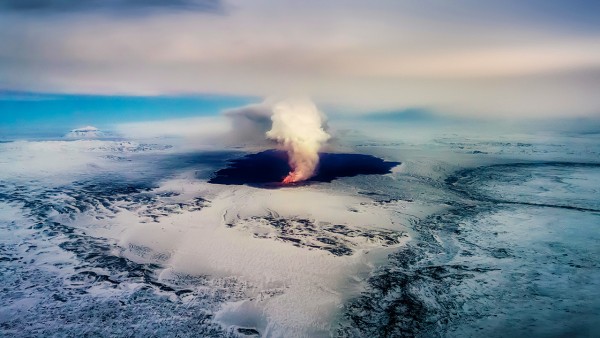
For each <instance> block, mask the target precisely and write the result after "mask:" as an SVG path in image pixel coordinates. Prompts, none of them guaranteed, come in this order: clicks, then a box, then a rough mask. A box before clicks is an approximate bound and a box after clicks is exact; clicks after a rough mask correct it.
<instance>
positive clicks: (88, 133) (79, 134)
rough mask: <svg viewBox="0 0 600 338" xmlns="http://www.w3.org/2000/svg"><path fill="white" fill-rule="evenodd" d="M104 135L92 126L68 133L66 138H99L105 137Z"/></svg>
mask: <svg viewBox="0 0 600 338" xmlns="http://www.w3.org/2000/svg"><path fill="white" fill-rule="evenodd" d="M106 136H107V135H106V133H105V132H103V131H101V130H100V129H98V128H96V127H94V126H85V127H82V128H75V129H73V130H71V131H70V132H68V133H67V134H66V135H65V137H66V138H99V137H106Z"/></svg>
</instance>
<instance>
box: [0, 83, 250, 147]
mask: <svg viewBox="0 0 600 338" xmlns="http://www.w3.org/2000/svg"><path fill="white" fill-rule="evenodd" d="M258 101H260V99H258V98H252V97H240V96H218V95H200V96H100V95H68V94H37V93H20V92H0V138H8V137H11V136H19V135H24V136H25V135H39V136H46V137H48V136H58V135H63V134H65V133H66V132H68V131H69V130H71V129H74V128H79V127H83V126H87V125H92V126H95V127H98V128H100V129H110V128H112V127H113V126H114V125H116V124H119V123H124V122H136V121H151V120H152V121H156V120H168V119H176V118H187V117H197V116H211V115H213V116H214V115H218V114H219V113H220V112H222V111H223V110H226V109H230V108H235V107H239V106H243V105H246V104H249V103H253V102H258Z"/></svg>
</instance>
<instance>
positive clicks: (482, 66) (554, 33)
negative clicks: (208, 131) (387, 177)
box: [0, 0, 600, 128]
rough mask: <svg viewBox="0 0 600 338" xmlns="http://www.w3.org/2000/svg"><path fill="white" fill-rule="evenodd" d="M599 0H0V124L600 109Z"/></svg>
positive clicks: (583, 112) (551, 113)
mask: <svg viewBox="0 0 600 338" xmlns="http://www.w3.org/2000/svg"><path fill="white" fill-rule="evenodd" d="M597 13H600V2H598V1H594V0H590V1H584V0H564V1H558V0H529V1H522V0H503V1H477V0H455V1H443V0H425V1H402V0H394V1H357V0H345V1H341V0H333V1H315V0H306V1H292V0H282V1H267V0H255V1H247V0H246V1H243V0H174V1H173V0H171V1H168V0H151V1H140V0H102V1H101V0H80V1H68V0H2V1H0V109H1V111H0V113H2V115H3V117H0V123H2V124H4V127H5V128H6V126H8V124H9V122H10V121H12V122H10V123H15V122H14V121H15V120H17V119H19V118H20V119H21V120H24V118H23V116H29V117H30V118H33V117H32V116H34V115H36V114H44V109H45V108H43V107H42V105H44V106H45V105H47V107H48V111H47V113H46V114H47V115H46V116H52V114H53V111H62V112H65V114H66V116H71V115H73V114H75V115H76V116H75V118H77V116H81V115H82V114H83V115H85V114H86V113H87V112H98V114H105V118H109V117H111V114H114V112H115V111H119V110H122V111H124V118H125V119H126V120H127V119H135V118H137V117H136V116H138V115H140V114H141V115H143V113H134V112H144V111H147V112H148V116H147V117H148V119H157V118H162V115H161V114H173V115H175V116H178V117H179V116H181V117H187V116H188V115H193V114H195V115H203V114H206V113H207V112H208V111H211V112H215V111H216V110H222V109H227V108H231V106H233V105H234V103H239V104H241V105H243V104H246V103H248V102H250V101H253V102H260V100H262V98H264V97H270V96H273V95H277V96H288V95H298V94H299V95H308V96H310V97H312V98H313V99H314V100H315V101H316V102H317V103H318V104H319V105H320V106H324V107H333V108H332V109H334V110H335V111H337V112H343V113H344V114H348V115H349V116H350V115H361V116H362V115H366V116H368V115H370V114H380V113H381V112H382V111H383V112H385V111H394V112H398V111H415V110H419V111H430V112H433V113H435V114H439V115H448V116H453V117H461V118H463V117H468V118H496V119H498V118H500V119H502V118H511V119H514V118H538V119H546V118H570V117H573V118H582V117H583V118H586V117H600V95H598V94H597V92H598V88H600V20H598V19H597ZM36 96H38V97H44V103H43V104H40V103H39V102H41V101H38V102H35V103H34V102H33V101H34V100H32V97H36ZM48 97H50V98H52V99H53V100H47V98H48ZM207 98H211V99H207ZM248 98H254V99H253V100H250V99H248ZM57 99H58V100H57ZM25 101H26V102H25ZM216 101H219V102H216ZM23 102H25V103H23ZM61 104H63V106H61ZM171 106H172V109H171ZM35 112H38V113H35ZM194 112H195V113H194ZM27 114H29V115H27ZM128 114H134V115H135V114H137V115H135V116H133V115H128ZM9 115H10V116H9ZM17 115H19V116H21V117H19V116H17ZM117 115H119V114H117ZM118 117H119V118H123V116H121V115H119V116H118ZM99 123H100V122H99Z"/></svg>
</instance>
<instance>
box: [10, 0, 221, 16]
mask: <svg viewBox="0 0 600 338" xmlns="http://www.w3.org/2000/svg"><path fill="white" fill-rule="evenodd" d="M222 5H223V4H222V2H221V1H220V0H77V1H71V0H3V1H1V2H0V9H4V10H8V11H14V12H28V13H33V14H40V13H64V12H77V11H97V10H112V11H121V12H122V11H138V10H145V9H188V10H198V11H206V12H217V11H220V10H222V8H223V6H222Z"/></svg>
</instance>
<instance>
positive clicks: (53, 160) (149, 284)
mask: <svg viewBox="0 0 600 338" xmlns="http://www.w3.org/2000/svg"><path fill="white" fill-rule="evenodd" d="M399 138H401V137H399ZM359 141H360V142H357V141H356V140H355V139H352V138H348V139H344V138H343V137H340V139H339V140H337V142H340V143H342V142H345V143H344V147H345V151H347V150H348V149H354V150H355V151H357V152H361V153H364V154H369V155H372V156H376V157H379V158H382V159H384V160H386V161H394V162H401V163H402V164H401V165H399V166H397V167H395V168H394V169H393V170H392V172H391V173H388V174H385V175H359V176H354V177H344V178H339V179H335V180H333V181H331V182H316V183H314V184H309V185H300V186H291V187H283V188H278V189H273V188H269V189H263V188H261V187H253V186H245V185H218V184H211V183H209V182H208V181H209V180H210V179H211V177H214V176H213V175H214V173H215V172H217V171H218V170H220V169H222V168H224V167H226V166H227V163H228V160H231V159H232V158H234V157H235V158H239V157H240V156H242V155H245V153H244V152H243V151H241V150H235V151H233V150H230V149H212V150H210V149H204V150H198V149H190V148H186V149H183V148H180V147H178V146H177V145H176V144H169V142H168V141H165V140H162V141H161V142H138V141H135V140H97V139H96V140H87V139H86V140H72V141H66V140H62V141H37V142H28V141H18V142H5V143H0V229H1V231H0V285H2V293H0V305H1V306H0V335H4V336H44V337H46V336H133V337H164V336H178V337H198V336H205V337H248V336H265V337H319V336H340V337H361V336H373V337H386V336H387V337H395V336H421V337H431V336H451V337H464V336H482V335H485V336H492V337H493V336H522V335H529V336H534V337H535V336H553V335H554V336H595V335H597V334H598V332H599V331H598V327H597V324H595V323H597V322H599V321H600V318H598V313H600V303H599V302H598V301H597V299H598V297H597V291H596V290H598V289H599V288H600V282H599V281H600V266H599V262H598V258H597V257H599V256H600V252H598V249H597V248H599V247H600V245H598V243H600V238H599V237H598V231H597V225H598V224H600V219H599V218H598V217H599V216H598V215H599V212H600V210H599V209H600V207H599V205H598V201H599V200H600V196H599V190H598V188H597V187H598V184H597V183H598V182H599V181H600V169H599V168H600V167H599V164H598V163H599V162H600V161H598V158H597V154H598V144H599V143H597V142H596V141H597V140H595V139H593V137H591V138H587V139H586V138H585V137H577V138H575V139H570V138H568V137H565V136H560V137H556V138H554V139H548V140H545V141H544V142H537V143H536V142H534V141H533V140H532V139H531V138H530V137H527V136H524V137H522V139H518V138H514V139H511V140H510V142H506V141H505V140H503V139H493V138H488V139H485V138H477V139H474V138H465V137H461V136H459V135H450V136H447V135H444V136H440V137H436V138H433V139H430V140H420V141H419V142H415V141H414V140H402V139H399V140H397V141H395V142H380V141H376V140H375V141H368V142H366V141H364V140H359Z"/></svg>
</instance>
